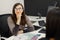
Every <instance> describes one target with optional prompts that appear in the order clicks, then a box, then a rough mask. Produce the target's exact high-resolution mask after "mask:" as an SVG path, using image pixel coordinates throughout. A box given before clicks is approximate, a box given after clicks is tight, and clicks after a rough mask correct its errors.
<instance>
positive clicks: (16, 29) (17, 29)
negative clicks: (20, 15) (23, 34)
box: [13, 24, 19, 35]
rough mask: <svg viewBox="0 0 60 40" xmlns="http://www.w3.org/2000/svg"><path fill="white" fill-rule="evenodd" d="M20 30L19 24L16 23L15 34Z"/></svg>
mask: <svg viewBox="0 0 60 40" xmlns="http://www.w3.org/2000/svg"><path fill="white" fill-rule="evenodd" d="M18 31H19V25H17V24H15V27H14V28H13V35H17V32H18Z"/></svg>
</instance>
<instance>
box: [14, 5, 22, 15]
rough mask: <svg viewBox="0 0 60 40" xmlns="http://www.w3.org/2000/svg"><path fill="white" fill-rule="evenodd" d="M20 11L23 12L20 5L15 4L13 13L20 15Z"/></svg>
mask: <svg viewBox="0 0 60 40" xmlns="http://www.w3.org/2000/svg"><path fill="white" fill-rule="evenodd" d="M22 12H23V8H22V6H21V5H17V6H16V8H15V14H16V15H22Z"/></svg>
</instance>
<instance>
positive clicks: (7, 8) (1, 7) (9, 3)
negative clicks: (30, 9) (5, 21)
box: [0, 0, 24, 15]
mask: <svg viewBox="0 0 60 40" xmlns="http://www.w3.org/2000/svg"><path fill="white" fill-rule="evenodd" d="M17 2H20V3H22V4H23V5H24V0H0V15H1V14H7V13H12V7H13V5H14V4H15V3H17Z"/></svg>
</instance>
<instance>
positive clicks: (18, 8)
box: [15, 8, 23, 10]
mask: <svg viewBox="0 0 60 40" xmlns="http://www.w3.org/2000/svg"><path fill="white" fill-rule="evenodd" d="M22 9H23V8H15V10H22Z"/></svg>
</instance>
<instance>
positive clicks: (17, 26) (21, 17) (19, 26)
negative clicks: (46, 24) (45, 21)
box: [4, 3, 34, 37]
mask: <svg viewBox="0 0 60 40" xmlns="http://www.w3.org/2000/svg"><path fill="white" fill-rule="evenodd" d="M12 13H13V14H12V15H11V16H9V17H8V18H7V26H5V27H9V30H10V32H11V33H10V32H7V31H6V32H5V33H6V34H7V33H8V35H6V34H4V36H5V37H9V36H11V35H12V34H13V35H17V34H20V33H24V32H26V31H29V32H30V31H33V30H34V26H33V25H32V23H31V21H30V20H29V19H28V17H27V15H25V12H24V7H23V5H22V4H20V3H16V4H15V5H14V6H13V10H12ZM26 24H27V27H25V25H26ZM4 25H5V24H4ZM9 33H10V34H11V35H10V34H9Z"/></svg>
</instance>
